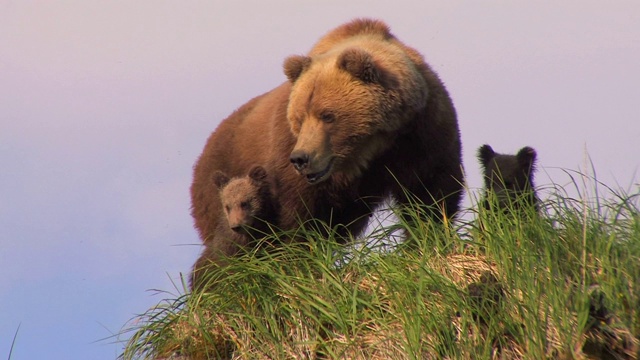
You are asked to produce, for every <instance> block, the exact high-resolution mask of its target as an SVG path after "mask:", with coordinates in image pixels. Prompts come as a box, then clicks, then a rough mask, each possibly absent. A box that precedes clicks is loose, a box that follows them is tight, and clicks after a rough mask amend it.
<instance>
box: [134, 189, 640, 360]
mask: <svg viewBox="0 0 640 360" xmlns="http://www.w3.org/2000/svg"><path fill="white" fill-rule="evenodd" d="M593 182H594V185H593V186H592V187H593V190H594V192H595V194H588V193H586V191H585V190H584V189H585V188H586V187H583V186H576V188H577V189H578V193H579V196H578V197H577V198H572V197H570V196H568V195H567V193H566V192H565V191H564V189H563V188H562V187H559V186H555V185H554V187H552V188H550V189H547V191H548V192H550V195H549V200H546V201H545V202H544V203H543V204H542V209H541V211H540V213H536V212H535V211H533V210H532V211H528V212H527V211H525V212H520V213H518V216H513V215H509V214H505V213H503V212H490V211H487V210H485V209H484V207H483V206H477V205H475V204H474V205H473V206H472V208H471V209H468V210H466V214H462V217H461V218H462V219H469V220H459V221H456V222H454V224H455V225H452V226H444V225H441V224H437V223H433V222H430V221H424V220H421V218H420V217H419V214H420V213H422V212H423V211H424V209H423V208H422V207H421V206H420V205H419V204H414V205H413V206H410V207H406V208H394V209H393V211H394V212H395V213H396V215H398V218H400V219H407V220H406V221H399V222H398V223H396V224H393V225H387V226H382V227H379V228H378V229H377V230H375V231H373V233H372V234H371V235H370V236H368V238H367V239H366V240H359V241H355V242H354V244H353V245H351V246H344V245H341V244H340V242H341V241H340V239H336V238H335V237H334V236H331V235H330V236H328V237H327V236H324V237H323V236H321V235H319V233H321V232H315V231H310V230H297V232H296V233H295V234H293V235H294V237H297V238H304V239H305V241H304V242H297V243H292V244H286V245H280V246H278V247H274V246H271V245H269V243H270V242H272V240H275V239H271V238H270V239H265V241H264V242H265V244H264V246H263V247H262V248H261V249H260V250H255V251H253V252H250V253H248V254H246V255H244V256H242V257H239V258H235V259H230V264H229V266H227V267H224V268H212V269H211V271H210V272H209V273H210V277H209V280H210V281H211V287H210V288H211V290H210V291H208V292H198V293H193V294H191V293H188V291H187V290H186V285H185V284H180V286H177V287H178V288H181V289H182V290H183V291H182V293H181V294H178V295H170V294H169V295H170V296H168V299H166V300H163V301H162V302H161V303H159V304H158V305H157V306H155V307H153V308H151V309H149V310H148V311H147V312H146V313H144V314H142V315H141V316H139V317H137V318H136V319H135V322H131V323H130V324H129V325H127V327H125V329H124V330H123V333H122V334H121V336H127V337H128V340H127V343H126V345H125V349H124V352H123V354H122V356H121V358H123V359H147V358H152V359H174V360H175V359H194V360H198V359H345V358H346V359H636V358H638V357H640V354H639V353H638V344H639V342H638V339H639V338H640V312H639V310H640V210H639V208H638V203H639V201H638V199H639V198H640V192H639V193H635V194H625V193H622V192H619V191H614V190H613V189H610V188H606V187H604V186H602V184H598V183H597V182H595V181H593ZM574 183H575V182H574ZM603 187H604V188H605V190H606V194H604V195H603V194H600V193H599V192H600V191H601V188H603ZM474 203H476V204H477V203H481V202H480V201H474ZM398 234H405V235H406V237H407V238H408V239H409V241H406V242H404V243H401V244H399V245H394V244H393V242H390V241H389V238H390V237H392V238H393V237H394V236H397V235H398ZM287 235H289V236H291V235H292V234H287Z"/></svg>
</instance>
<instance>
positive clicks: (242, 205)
mask: <svg viewBox="0 0 640 360" xmlns="http://www.w3.org/2000/svg"><path fill="white" fill-rule="evenodd" d="M240 208H242V210H249V209H251V204H249V202H248V201H243V202H241V203H240Z"/></svg>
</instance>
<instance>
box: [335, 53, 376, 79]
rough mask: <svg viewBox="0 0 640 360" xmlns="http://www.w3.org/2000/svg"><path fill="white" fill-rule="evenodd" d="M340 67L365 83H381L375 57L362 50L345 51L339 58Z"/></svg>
mask: <svg viewBox="0 0 640 360" xmlns="http://www.w3.org/2000/svg"><path fill="white" fill-rule="evenodd" d="M338 67H339V68H340V69H343V70H345V71H346V72H348V73H350V74H351V75H353V76H354V77H356V78H358V79H360V80H362V81H364V82H368V83H378V82H380V70H379V69H378V68H377V67H376V64H375V62H374V60H373V56H371V54H369V53H368V52H366V51H364V50H362V49H358V48H350V49H346V50H345V51H343V52H342V54H340V56H339V57H338Z"/></svg>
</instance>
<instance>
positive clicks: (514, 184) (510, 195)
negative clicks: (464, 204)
mask: <svg viewBox="0 0 640 360" xmlns="http://www.w3.org/2000/svg"><path fill="white" fill-rule="evenodd" d="M536 157H537V154H536V151H535V150H534V149H533V148H531V147H528V146H525V147H523V148H522V149H520V150H519V151H518V153H517V154H516V155H506V154H498V153H496V152H495V151H493V149H492V148H491V146H489V145H483V146H481V147H480V148H479V149H478V160H479V161H480V165H481V166H482V171H483V177H484V184H485V191H486V193H487V194H486V196H487V197H489V196H495V201H496V202H495V205H496V206H497V208H498V209H500V210H503V211H505V212H508V211H509V210H513V209H519V208H523V207H525V208H526V207H530V208H534V209H535V210H536V211H537V210H538V197H537V195H536V193H535V189H534V184H533V174H534V173H535V169H536V168H535V166H536V164H535V162H536ZM484 203H485V208H486V209H491V207H492V206H491V204H492V202H491V201H489V199H488V198H487V199H485V201H484Z"/></svg>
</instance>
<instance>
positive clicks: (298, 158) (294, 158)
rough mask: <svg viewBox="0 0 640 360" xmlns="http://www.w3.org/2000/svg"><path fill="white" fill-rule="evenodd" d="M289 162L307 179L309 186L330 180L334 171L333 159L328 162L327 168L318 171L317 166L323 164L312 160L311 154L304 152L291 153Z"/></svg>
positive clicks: (295, 151)
mask: <svg viewBox="0 0 640 360" xmlns="http://www.w3.org/2000/svg"><path fill="white" fill-rule="evenodd" d="M289 160H290V161H291V163H292V164H293V167H294V168H295V169H296V170H297V171H298V173H300V175H304V176H305V177H306V180H307V182H308V183H309V184H315V183H319V182H322V181H324V180H326V179H327V178H329V176H330V175H331V171H332V170H333V160H334V159H333V158H331V159H330V160H329V161H328V162H327V164H326V166H324V167H321V168H320V170H317V168H318V166H317V165H318V163H321V162H319V161H314V160H312V159H311V157H310V156H309V154H308V153H307V152H305V151H303V150H294V151H293V152H292V153H291V156H290V157H289Z"/></svg>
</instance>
